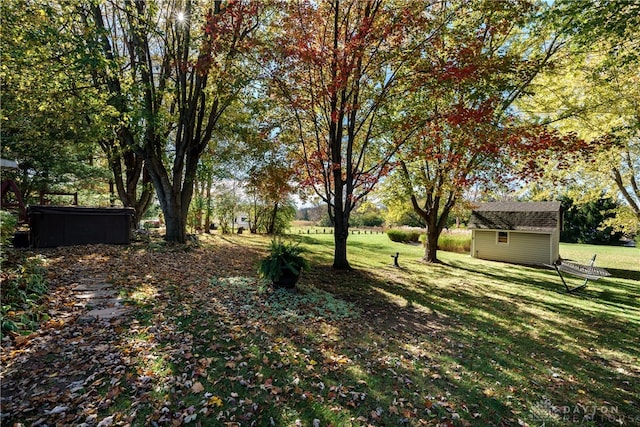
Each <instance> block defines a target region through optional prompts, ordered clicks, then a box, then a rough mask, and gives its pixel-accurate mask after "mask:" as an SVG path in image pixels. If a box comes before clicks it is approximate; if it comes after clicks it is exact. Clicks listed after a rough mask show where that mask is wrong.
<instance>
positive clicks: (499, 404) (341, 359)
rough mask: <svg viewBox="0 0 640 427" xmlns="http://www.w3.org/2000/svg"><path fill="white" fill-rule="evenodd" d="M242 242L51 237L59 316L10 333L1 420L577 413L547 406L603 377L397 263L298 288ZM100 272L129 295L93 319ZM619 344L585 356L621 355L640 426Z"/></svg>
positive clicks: (547, 418) (375, 421) (427, 421)
mask: <svg viewBox="0 0 640 427" xmlns="http://www.w3.org/2000/svg"><path fill="white" fill-rule="evenodd" d="M238 242H239V240H238V239H237V238H235V239H226V238H223V237H212V238H210V239H209V241H208V243H207V244H203V245H191V246H186V247H185V246H175V247H173V246H166V245H163V244H158V243H156V244H151V245H143V244H137V245H133V246H130V247H118V246H102V245H95V246H86V247H70V248H59V249H54V250H46V251H41V252H42V253H43V255H44V256H45V257H46V258H47V259H48V268H49V283H50V289H51V291H50V293H49V296H48V302H47V304H48V314H49V316H50V319H49V320H48V321H47V322H46V323H44V324H43V325H42V327H41V329H39V330H38V331H36V332H34V333H32V334H31V335H29V336H26V337H23V336H19V337H13V338H11V339H8V338H5V340H4V341H3V345H2V425H14V424H15V423H24V424H25V425H61V426H62V425H87V426H94V425H97V426H103V427H104V426H110V425H158V426H178V425H183V424H188V425H203V426H209V425H210V426H217V425H230V426H231V425H247V426H249V425H257V426H268V425H278V426H280V425H304V426H307V425H308V426H314V427H315V426H327V425H334V426H341V425H402V424H405V425H434V426H435V425H443V426H446V425H461V426H468V425H478V426H482V425H487V426H490V425H532V426H533V425H541V424H542V423H544V422H546V423H547V424H546V425H573V424H572V422H571V421H568V422H567V421H566V420H563V419H562V414H560V413H558V411H557V410H556V408H551V407H547V406H545V405H547V403H549V405H552V404H553V403H554V402H557V401H558V399H559V396H563V393H564V394H566V393H575V394H576V395H577V396H580V393H582V394H583V395H584V396H585V401H586V402H589V401H595V399H593V397H594V393H599V392H601V391H600V390H601V386H600V385H597V384H591V385H590V384H588V383H587V381H585V380H584V378H582V377H580V374H579V373H576V375H575V376H574V375H573V374H572V373H568V372H564V371H562V370H561V369H557V370H554V369H556V368H554V364H555V365H558V364H557V363H556V362H554V361H553V360H547V357H548V354H551V353H547V351H546V350H544V349H539V352H538V355H536V354H533V351H532V352H531V353H532V354H525V355H523V354H520V353H521V352H522V348H521V347H519V343H518V339H516V338H517V336H519V335H521V334H522V331H513V333H514V338H513V339H511V340H510V341H508V342H509V344H508V345H504V346H503V345H502V343H503V338H504V337H500V336H498V335H496V331H497V330H498V327H497V326H496V329H493V327H487V326H486V325H482V324H469V322H468V319H469V317H468V316H467V315H465V312H464V310H460V313H461V316H462V317H461V316H457V315H455V314H453V313H454V312H455V310H452V311H451V312H448V311H447V310H445V309H443V310H440V309H428V308H425V305H422V304H418V303H416V304H411V303H409V304H395V303H394V302H393V299H394V298H396V297H395V296H391V294H392V293H393V292H394V288H397V287H401V286H403V284H402V280H401V279H399V280H396V278H394V277H393V274H394V271H396V270H393V269H392V268H389V269H388V270H387V273H384V272H383V273H384V274H382V275H378V276H376V277H373V276H371V274H370V273H368V272H367V271H364V270H361V271H360V272H358V271H356V272H334V271H332V270H331V269H330V268H328V267H323V266H322V265H319V264H316V265H315V266H314V267H313V268H312V270H311V271H310V272H307V274H305V276H304V277H303V280H302V281H301V284H300V287H301V290H300V291H299V292H295V293H291V292H287V291H275V290H273V289H271V288H270V287H269V286H267V285H266V284H265V283H262V282H260V281H258V280H257V278H256V275H255V267H256V262H257V260H258V258H259V257H260V256H261V254H262V252H261V251H262V248H263V247H264V245H262V246H261V245H260V244H258V245H256V244H255V242H254V243H253V244H247V245H245V244H238ZM263 243H266V239H265V240H264V242H263ZM385 256H386V255H385ZM397 271H398V274H401V273H400V271H399V270H397ZM385 274H386V276H385ZM384 277H387V278H386V279H385V278H384ZM88 280H89V281H93V282H104V283H106V284H109V285H110V286H111V287H112V288H113V289H114V290H116V291H117V292H118V295H119V297H120V299H121V301H122V303H123V305H124V307H126V308H129V310H128V311H127V312H126V313H124V314H122V315H120V316H117V317H115V318H112V319H100V318H97V319H93V318H88V317H87V310H88V309H89V308H90V307H87V306H86V305H83V304H82V301H79V300H78V298H77V296H75V295H74V293H73V289H74V287H75V286H77V285H78V283H83V282H86V281H88ZM372 283H373V284H376V286H373V285H372ZM374 287H375V288H376V290H375V292H374V291H373V290H372V289H373V288H374ZM432 290H433V291H438V290H437V289H435V288H433V289H432ZM450 292H451V294H448V295H444V296H443V297H446V298H450V299H451V302H452V304H453V305H455V304H457V303H456V301H455V299H456V296H455V295H456V292H457V291H456V289H455V288H454V289H451V290H450ZM474 292H475V291H474ZM381 294H389V295H390V296H389V298H388V299H385V298H380V295H381ZM405 296H406V295H405ZM416 298H417V295H416ZM434 301H435V300H434ZM458 303H459V301H458ZM480 306H482V304H481V305H480ZM532 312H533V310H532ZM494 320H495V324H494V325H498V324H499V321H500V319H494ZM540 321H541V322H542V321H543V320H540ZM492 324H493V323H492ZM602 326H603V327H608V325H606V324H603V325H602ZM523 327H526V325H524V326H523ZM474 331H475V332H474ZM593 345H594V347H596V346H598V344H597V343H594V344H593ZM629 346H631V348H635V347H633V346H635V344H630V343H629ZM476 347H477V348H476ZM492 348H493V349H494V350H491V349H492ZM534 348H535V347H534ZM622 350H624V349H622ZM630 351H631V352H632V353H633V350H630ZM487 352H489V353H491V352H494V353H495V354H490V355H487ZM616 352H618V353H620V352H621V349H612V353H615V354H613V355H607V354H603V353H600V352H598V351H595V350H594V352H593V353H592V354H590V355H585V356H584V357H585V360H587V358H598V357H600V358H602V360H595V359H593V360H590V359H589V361H588V364H587V366H585V369H586V370H587V371H589V370H590V369H591V365H590V364H593V366H605V365H607V366H609V364H611V363H617V366H610V367H603V368H602V372H603V373H604V372H609V371H608V370H609V369H611V372H612V375H613V376H615V378H616V379H615V381H613V382H612V384H615V387H618V388H619V389H620V390H621V391H619V392H611V394H610V395H611V396H613V397H618V396H622V397H623V398H627V399H628V400H627V406H624V407H623V408H622V411H623V413H624V414H625V416H626V418H625V421H626V424H624V425H635V424H633V423H634V422H635V421H639V422H640V418H638V419H637V420H636V419H634V418H630V417H629V415H632V414H633V411H632V409H633V408H635V407H636V406H635V405H637V404H638V403H637V400H635V401H634V400H633V399H637V390H636V391H634V389H635V387H636V386H637V385H638V382H637V380H638V369H637V367H636V368H633V363H634V362H633V359H631V362H630V361H629V360H630V359H629V356H626V355H624V354H618V353H616ZM560 353H562V351H560ZM554 354H555V353H554ZM509 355H512V357H513V359H514V360H521V359H526V360H527V361H532V362H533V363H534V364H535V365H536V366H533V368H532V369H534V372H535V373H536V376H535V378H530V379H529V378H519V377H517V375H516V374H514V372H513V371H518V370H520V371H521V370H522V369H523V368H522V367H521V366H520V365H516V364H515V363H514V365H516V368H515V369H510V366H511V365H510V363H509V361H506V360H504V359H503V358H505V357H507V358H508V357H509ZM559 357H561V356H559ZM635 360H636V361H637V355H636V358H635ZM527 363H529V362H527ZM572 363H575V364H580V363H583V361H582V360H581V359H580V358H572ZM538 364H539V365H540V366H537V365H538ZM472 366H475V367H476V368H477V369H470V367H472ZM560 366H564V365H560ZM616 368H617V369H618V371H617V372H618V373H617V374H616V373H615V369H616ZM593 369H596V368H593ZM597 369H600V368H597ZM634 369H635V370H634ZM598 372H600V371H598ZM538 373H539V374H540V376H539V377H538V376H537V375H538ZM521 374H522V375H523V376H524V377H526V374H525V373H524V372H521ZM514 375H515V376H514ZM598 380H599V379H596V378H594V379H593V381H594V382H595V381H598ZM543 381H544V382H545V383H544V384H538V383H540V382H543ZM522 384H527V386H528V387H530V388H531V389H527V387H523V386H522ZM590 387H591V388H590ZM540 390H547V391H549V393H550V394H548V395H549V396H550V398H551V400H545V399H544V398H543V397H544V396H543V395H542V393H541V391H540ZM634 393H635V394H634ZM545 396H547V395H545ZM532 402H533V403H534V405H533V407H532ZM613 403H616V405H617V404H618V402H612V403H611V405H610V407H611V408H613ZM598 404H599V405H600V413H599V415H600V419H599V420H595V419H592V420H587V422H588V423H590V424H588V423H587V424H583V425H603V424H604V425H619V423H618V422H617V421H616V419H615V418H611V420H609V419H605V418H603V417H602V415H603V414H602V408H605V407H606V408H609V406H606V401H605V400H603V399H600V397H599V396H598ZM536 405H537V406H536ZM616 407H617V406H616ZM536 408H537V409H538V410H539V411H540V412H541V415H540V416H539V417H537V416H536V414H535V411H534V410H535V409H536ZM563 408H564V407H563ZM630 408H631V409H630ZM587 409H588V408H585V409H584V410H585V411H586V410H587ZM532 411H533V412H532ZM579 415H584V414H579ZM638 415H640V410H639V411H638ZM581 420H582V421H585V419H584V417H583V418H581Z"/></svg>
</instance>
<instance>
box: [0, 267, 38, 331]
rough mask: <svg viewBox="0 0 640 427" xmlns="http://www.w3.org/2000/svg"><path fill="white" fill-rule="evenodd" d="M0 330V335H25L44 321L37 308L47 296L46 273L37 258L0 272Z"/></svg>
mask: <svg viewBox="0 0 640 427" xmlns="http://www.w3.org/2000/svg"><path fill="white" fill-rule="evenodd" d="M3 270H5V272H6V279H5V280H3V281H2V306H1V310H0V326H1V330H2V333H5V332H18V331H29V330H33V329H35V328H36V327H37V326H38V324H39V323H40V322H41V321H43V320H46V319H47V318H48V316H47V314H46V313H44V311H43V308H42V307H40V302H41V299H42V296H43V295H44V294H45V293H47V292H48V286H47V282H46V269H45V267H44V261H43V259H42V258H40V257H31V258H26V259H23V260H22V261H20V262H19V263H17V264H15V265H12V266H9V268H8V269H6V268H4V266H3Z"/></svg>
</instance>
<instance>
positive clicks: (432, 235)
mask: <svg viewBox="0 0 640 427" xmlns="http://www.w3.org/2000/svg"><path fill="white" fill-rule="evenodd" d="M426 231H427V236H426V240H425V243H426V246H425V248H424V257H423V260H425V261H426V262H432V263H437V262H440V261H439V260H438V237H440V231H439V230H438V227H431V226H427V230H426Z"/></svg>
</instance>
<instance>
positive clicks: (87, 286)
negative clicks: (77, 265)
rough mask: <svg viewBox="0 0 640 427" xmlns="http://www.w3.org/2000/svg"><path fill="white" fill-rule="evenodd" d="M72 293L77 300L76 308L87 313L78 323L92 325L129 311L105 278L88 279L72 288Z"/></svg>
mask: <svg viewBox="0 0 640 427" xmlns="http://www.w3.org/2000/svg"><path fill="white" fill-rule="evenodd" d="M71 289H72V291H73V293H74V296H75V298H76V300H77V302H76V303H75V305H76V307H82V308H85V309H86V310H88V311H87V313H85V314H83V315H82V316H81V317H80V318H79V319H78V322H79V323H93V322H96V321H102V320H107V321H108V320H111V319H113V318H116V317H119V316H122V315H123V314H126V313H128V312H129V311H130V309H129V308H128V307H126V306H124V305H123V300H122V298H119V297H118V296H117V295H118V294H117V292H116V291H115V290H114V289H113V286H112V285H111V284H109V283H107V282H106V278H102V277H88V278H85V279H82V280H81V281H80V282H79V283H77V284H75V285H73V286H72V288H71Z"/></svg>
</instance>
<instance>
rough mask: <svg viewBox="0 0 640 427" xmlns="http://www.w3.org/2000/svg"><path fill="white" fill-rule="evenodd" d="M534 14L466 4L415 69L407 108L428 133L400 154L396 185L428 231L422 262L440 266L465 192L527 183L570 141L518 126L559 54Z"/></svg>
mask: <svg viewBox="0 0 640 427" xmlns="http://www.w3.org/2000/svg"><path fill="white" fill-rule="evenodd" d="M538 12H539V11H538V10H537V9H536V8H535V7H534V6H533V5H532V4H531V3H530V2H526V1H518V2H508V3H507V2H484V3H483V2H470V3H467V4H462V6H460V7H459V8H458V9H457V11H456V19H455V20H454V21H453V22H452V24H451V25H449V26H447V28H446V30H444V31H443V32H441V33H440V35H439V37H438V40H437V42H436V43H434V44H433V46H434V49H433V50H431V51H429V52H425V53H424V55H423V56H422V58H421V63H420V65H419V66H418V67H417V68H416V71H417V73H416V75H415V80H414V81H413V82H412V83H411V84H412V87H413V88H414V89H415V90H414V91H413V92H411V94H410V96H407V97H406V98H405V105H406V107H405V109H407V110H408V109H410V108H411V109H413V110H415V111H416V114H422V115H423V119H424V122H425V125H424V126H423V128H422V129H421V130H420V131H419V132H416V133H415V134H413V135H412V138H411V139H410V141H409V142H408V143H407V144H405V145H404V146H403V148H402V151H401V153H399V156H398V159H399V164H400V168H399V176H398V177H397V178H398V179H399V180H400V182H401V185H403V186H404V188H405V191H406V192H405V194H407V195H408V197H409V198H410V199H411V202H412V205H413V208H414V210H415V212H416V213H417V214H418V215H419V216H420V217H421V218H423V220H424V221H425V223H426V231H427V238H426V248H425V255H424V260H425V261H427V262H437V261H438V258H437V242H438V237H439V236H440V233H441V232H442V230H443V229H444V227H445V224H446V221H447V217H448V215H449V213H450V212H451V210H452V209H453V208H454V206H456V204H457V203H459V202H460V201H461V198H462V197H463V195H464V193H465V191H468V190H469V189H470V188H471V187H472V186H474V185H480V184H482V183H493V184H495V183H498V182H501V181H504V180H506V179H509V178H511V177H513V176H514V175H515V174H521V175H525V174H529V175H530V174H533V173H535V172H536V171H535V166H536V165H537V164H539V163H536V162H534V161H533V160H535V159H538V158H540V156H544V155H550V154H551V153H553V152H554V151H555V150H556V149H564V148H566V147H565V146H566V145H567V142H568V141H571V140H573V138H572V136H568V137H562V136H560V135H558V134H557V133H555V132H552V131H550V130H548V129H547V128H545V127H544V126H537V125H534V124H527V123H523V122H521V121H520V120H519V119H518V116H517V114H516V112H514V111H513V110H512V104H513V102H514V100H516V99H518V98H519V97H521V96H523V95H524V94H526V91H527V90H528V88H529V86H530V83H531V81H532V79H533V78H534V77H535V75H536V74H538V73H539V72H540V71H541V70H543V69H544V68H545V67H546V66H548V65H549V63H550V61H551V59H552V58H553V56H554V55H555V54H556V52H557V51H558V49H559V48H560V47H561V45H562V43H561V42H560V41H559V40H558V39H557V38H554V37H553V36H552V35H551V34H548V33H544V31H543V29H542V28H538V29H537V32H536V31H534V29H533V27H532V20H533V19H534V17H535V16H536V14H537V13H538ZM525 29H526V30H527V31H528V32H527V31H525ZM535 34H537V36H536V35H535ZM415 105H420V109H416V108H415ZM516 165H517V167H515V166H516Z"/></svg>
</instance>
